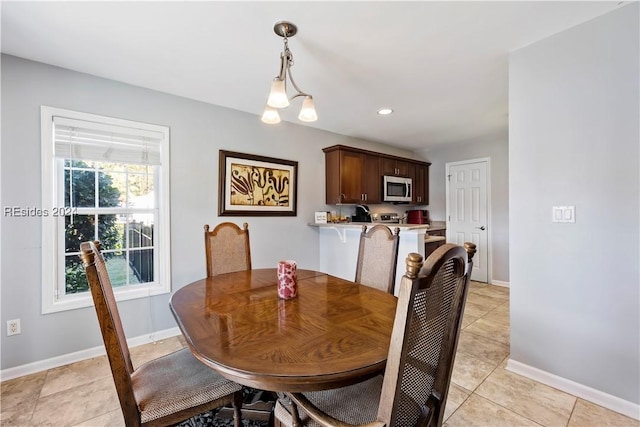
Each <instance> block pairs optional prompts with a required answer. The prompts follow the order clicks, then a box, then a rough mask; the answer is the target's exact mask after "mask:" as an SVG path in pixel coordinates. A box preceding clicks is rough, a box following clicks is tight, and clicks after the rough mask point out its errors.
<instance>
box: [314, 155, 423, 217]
mask: <svg viewBox="0 0 640 427" xmlns="http://www.w3.org/2000/svg"><path fill="white" fill-rule="evenodd" d="M322 151H324V153H325V174H326V175H325V178H326V199H325V202H326V203H327V204H328V205H335V204H338V203H354V204H359V203H369V204H377V203H382V192H381V190H382V176H383V175H397V176H408V177H411V178H412V179H413V187H414V190H413V200H412V203H413V204H418V205H427V204H428V203H429V198H428V195H429V193H428V192H429V165H430V163H427V162H420V161H417V160H412V159H404V158H401V157H394V156H390V155H386V154H382V153H376V152H373V151H367V150H362V149H359V148H353V147H346V146H344V145H334V146H332V147H327V148H324V149H323V150H322Z"/></svg>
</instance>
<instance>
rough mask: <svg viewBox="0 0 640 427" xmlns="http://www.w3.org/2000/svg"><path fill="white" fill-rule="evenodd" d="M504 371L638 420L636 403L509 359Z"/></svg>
mask: <svg viewBox="0 0 640 427" xmlns="http://www.w3.org/2000/svg"><path fill="white" fill-rule="evenodd" d="M506 369H507V370H508V371H511V372H514V373H516V374H519V375H522V376H525V377H527V378H531V379H532V380H535V381H538V382H541V383H542V384H546V385H548V386H550V387H553V388H557V389H558V390H562V391H564V392H566V393H569V394H572V395H574V396H577V397H579V398H581V399H584V400H588V401H589V402H592V403H595V404H596V405H600V406H602V407H604V408H607V409H611V410H612V411H615V412H618V413H620V414H623V415H626V416H627V417H631V418H634V419H636V420H640V405H638V404H637V403H633V402H629V401H627V400H624V399H621V398H619V397H616V396H612V395H610V394H607V393H605V392H602V391H600V390H596V389H594V388H591V387H587V386H585V385H583V384H580V383H577V382H574V381H571V380H568V379H566V378H562V377H559V376H557V375H554V374H552V373H549V372H546V371H543V370H541V369H538V368H534V367H533V366H529V365H525V364H524V363H520V362H516V361H515V360H512V359H509V361H508V362H507V368H506Z"/></svg>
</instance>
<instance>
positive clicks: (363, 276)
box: [355, 224, 400, 293]
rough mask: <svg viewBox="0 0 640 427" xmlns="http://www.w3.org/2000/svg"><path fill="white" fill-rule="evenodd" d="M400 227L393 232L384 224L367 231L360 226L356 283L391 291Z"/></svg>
mask: <svg viewBox="0 0 640 427" xmlns="http://www.w3.org/2000/svg"><path fill="white" fill-rule="evenodd" d="M399 233H400V228H398V227H396V228H395V230H394V233H391V230H390V229H389V227H387V226H386V225H382V224H378V225H375V226H373V227H372V228H371V229H370V230H369V231H368V232H367V226H366V225H363V226H362V233H360V247H359V249H358V263H357V265H356V280H355V282H356V283H360V284H362V285H365V286H369V287H372V288H376V289H380V290H381V291H385V292H389V293H393V288H394V284H395V279H396V264H397V262H398V243H399V241H400V236H399V235H398V234H399Z"/></svg>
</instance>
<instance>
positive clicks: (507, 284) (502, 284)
mask: <svg viewBox="0 0 640 427" xmlns="http://www.w3.org/2000/svg"><path fill="white" fill-rule="evenodd" d="M491 284H492V285H496V286H502V287H505V288H508V287H509V282H503V281H502V280H492V281H491Z"/></svg>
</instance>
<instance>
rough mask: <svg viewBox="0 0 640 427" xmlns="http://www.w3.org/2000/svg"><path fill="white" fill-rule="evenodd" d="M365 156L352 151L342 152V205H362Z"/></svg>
mask: <svg viewBox="0 0 640 427" xmlns="http://www.w3.org/2000/svg"><path fill="white" fill-rule="evenodd" d="M363 175H364V155H363V154H361V153H356V152H352V151H346V150H341V151H340V191H341V194H340V196H341V199H342V200H341V201H342V203H362V202H363V200H364V191H363V189H362V176H363Z"/></svg>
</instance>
